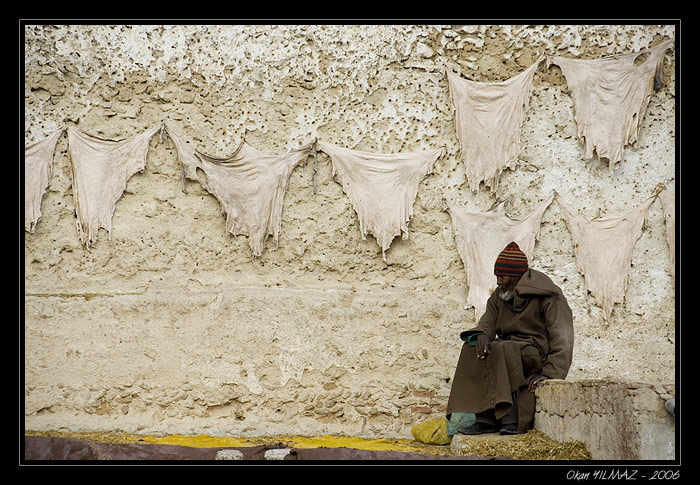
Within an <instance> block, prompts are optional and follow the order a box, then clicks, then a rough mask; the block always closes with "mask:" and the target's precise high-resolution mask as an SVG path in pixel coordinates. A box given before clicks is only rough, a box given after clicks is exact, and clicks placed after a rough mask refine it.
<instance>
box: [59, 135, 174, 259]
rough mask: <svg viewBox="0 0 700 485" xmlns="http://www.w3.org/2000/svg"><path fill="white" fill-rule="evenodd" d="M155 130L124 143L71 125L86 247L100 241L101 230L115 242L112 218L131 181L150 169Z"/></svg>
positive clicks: (70, 146) (80, 227)
mask: <svg viewBox="0 0 700 485" xmlns="http://www.w3.org/2000/svg"><path fill="white" fill-rule="evenodd" d="M160 129H161V127H160V126H156V127H154V128H151V129H149V130H147V131H145V132H143V133H141V134H139V135H135V136H132V137H131V138H127V139H124V140H116V141H115V140H106V139H103V138H97V137H94V136H91V135H88V134H86V133H84V132H82V131H81V130H79V129H78V128H75V127H73V126H69V127H68V128H67V130H68V153H69V154H70V158H71V171H72V177H73V200H74V201H75V212H76V216H77V222H76V224H77V228H78V236H79V237H80V241H81V242H82V243H83V244H85V246H86V248H88V249H89V248H90V246H91V245H93V244H94V243H95V241H97V234H98V232H99V229H100V228H104V229H106V230H107V231H108V232H109V238H110V240H111V239H112V217H113V216H114V209H115V207H116V204H117V201H118V200H119V199H120V198H121V196H122V194H123V193H124V190H125V189H126V183H127V181H128V180H129V179H130V178H131V177H132V176H133V175H134V174H135V173H136V172H141V171H143V170H144V169H145V168H146V156H147V155H148V148H149V144H150V141H151V138H152V137H153V135H155V134H156V133H157V132H158V131H159V130H160Z"/></svg>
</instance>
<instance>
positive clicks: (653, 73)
mask: <svg viewBox="0 0 700 485" xmlns="http://www.w3.org/2000/svg"><path fill="white" fill-rule="evenodd" d="M672 42H673V41H672V40H669V41H666V42H663V43H661V44H659V45H657V46H655V47H653V48H650V49H647V50H645V51H641V52H637V53H635V54H624V55H616V56H610V57H605V58H603V59H594V60H581V59H567V58H565V57H559V56H553V57H551V58H549V61H548V62H549V64H556V65H558V66H559V67H560V68H561V70H562V73H563V74H564V77H565V78H566V82H567V84H568V86H569V92H570V94H571V99H572V101H573V106H574V119H575V120H576V125H577V128H578V136H579V138H580V139H581V140H582V141H583V142H584V143H585V156H584V157H585V158H591V157H592V156H593V151H594V150H595V151H596V152H597V153H598V156H599V157H601V158H607V159H608V166H609V168H610V170H613V169H614V168H615V167H614V166H615V164H616V163H618V162H619V161H620V160H621V159H622V152H623V150H624V147H625V146H626V145H630V144H633V143H635V142H636V141H637V136H638V134H639V129H640V126H641V122H642V118H643V116H644V113H645V111H646V109H647V105H648V104H649V98H650V97H651V94H652V91H653V90H658V89H660V88H661V84H662V81H663V61H664V55H665V53H666V50H667V49H669V48H670V47H671V43H672ZM646 54H648V56H649V57H648V58H647V59H646V60H645V61H644V62H643V63H641V64H640V65H635V60H636V59H637V58H639V57H640V56H642V55H646Z"/></svg>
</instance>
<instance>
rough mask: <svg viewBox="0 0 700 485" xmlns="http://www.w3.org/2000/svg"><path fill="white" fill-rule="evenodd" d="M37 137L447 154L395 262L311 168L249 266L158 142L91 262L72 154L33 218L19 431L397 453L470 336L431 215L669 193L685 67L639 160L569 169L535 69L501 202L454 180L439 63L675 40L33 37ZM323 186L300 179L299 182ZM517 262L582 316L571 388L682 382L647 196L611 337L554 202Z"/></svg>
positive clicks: (658, 95) (167, 31) (161, 31)
mask: <svg viewBox="0 0 700 485" xmlns="http://www.w3.org/2000/svg"><path fill="white" fill-rule="evenodd" d="M24 34H25V40H24V48H25V98H24V106H25V117H24V122H25V126H24V131H25V142H26V143H27V144H29V143H32V142H34V141H38V140H40V139H42V138H43V137H44V136H45V135H46V134H48V133H49V132H50V131H52V130H54V129H56V128H58V127H59V126H61V125H62V124H73V125H76V126H78V127H79V128H81V129H83V130H84V131H85V132H87V133H89V134H92V135H96V136H101V137H106V138H117V139H119V138H126V137H129V136H132V135H135V134H137V133H140V132H142V131H144V130H146V129H148V128H151V127H153V126H156V125H159V124H161V123H166V124H167V125H168V127H169V128H171V129H172V130H173V131H175V132H176V133H179V134H180V135H181V138H182V139H183V140H185V141H188V142H189V143H191V144H192V145H193V146H194V147H196V148H198V149H199V150H201V151H203V152H205V153H208V154H209V155H213V156H227V155H230V154H231V153H232V152H233V151H234V150H235V148H236V147H237V146H238V145H239V144H240V142H241V141H242V140H243V139H244V138H245V140H246V141H247V142H248V143H249V144H251V145H252V146H254V147H255V148H257V149H259V150H261V151H263V152H267V153H282V152H285V151H289V150H293V149H296V148H299V147H300V146H302V145H304V144H306V143H309V142H311V141H313V140H314V139H315V138H319V139H323V140H325V141H329V142H331V143H336V144H338V145H341V146H346V147H348V148H354V149H358V150H367V151H376V152H384V153H391V152H403V151H416V150H423V149H428V148H434V147H436V146H445V147H446V155H445V156H444V157H443V158H442V159H440V160H439V161H438V162H437V163H436V165H435V168H434V171H433V173H432V174H431V175H429V176H428V177H427V178H426V179H425V180H424V181H423V182H422V183H421V185H420V187H419V191H418V197H417V199H416V202H415V206H414V211H415V212H414V216H413V219H412V220H411V222H410V224H409V231H410V235H409V238H408V239H407V240H401V238H396V239H395V240H394V242H393V244H392V246H391V248H390V249H389V250H388V251H387V253H386V257H387V261H386V262H384V261H383V260H382V255H381V250H380V248H379V246H378V245H377V244H376V241H375V240H374V238H373V237H371V236H368V237H367V240H362V238H361V236H360V230H359V224H358V221H357V217H356V214H355V213H354V211H353V209H352V207H351V205H350V202H349V199H348V197H347V196H346V195H345V194H344V193H343V192H342V189H341V187H340V185H339V184H338V183H336V182H335V181H334V180H333V179H332V177H331V166H330V160H329V158H328V157H327V155H325V154H324V153H322V152H319V153H318V154H317V155H316V156H315V157H310V158H309V159H308V160H307V162H306V163H305V164H304V165H302V166H300V167H298V168H297V169H296V170H295V171H294V172H293V173H292V176H291V179H290V182H289V187H288V190H287V193H286V197H285V201H284V212H283V215H282V232H281V235H280V239H279V247H278V249H276V250H275V248H274V245H273V244H272V241H271V240H270V241H269V242H268V244H267V246H266V250H265V252H264V254H263V255H262V257H260V258H259V259H254V258H253V257H252V255H251V252H250V248H249V247H248V241H247V238H246V237H245V236H238V237H233V236H231V235H230V234H227V233H226V231H225V215H224V214H223V213H222V210H221V207H220V205H219V203H218V202H217V201H216V199H215V198H214V197H213V196H212V195H210V194H209V193H208V192H206V191H205V190H204V189H203V188H202V187H201V185H200V184H199V183H198V182H192V181H186V182H183V180H182V177H181V169H180V166H179V163H178V160H177V153H176V151H175V148H174V146H173V144H172V142H171V141H170V140H169V139H168V138H167V137H165V138H162V139H161V138H160V137H159V136H155V137H154V138H153V139H152V141H151V146H150V151H149V155H148V160H147V165H146V169H145V170H144V171H143V172H142V173H140V174H137V175H135V176H134V177H132V178H131V180H130V181H129V183H128V186H127V189H126V192H125V193H124V195H123V197H122V198H121V199H120V200H119V202H118V203H117V206H116V211H115V214H114V219H113V227H114V229H113V233H112V237H111V241H110V240H109V238H108V234H107V233H106V232H104V231H101V233H100V237H99V240H98V242H97V243H96V244H95V245H94V246H93V247H91V248H90V249H89V250H86V249H85V248H84V247H81V245H80V243H79V240H78V236H77V232H76V225H75V217H74V203H73V198H72V189H71V176H70V173H71V172H70V162H69V158H68V154H67V140H66V137H65V136H64V137H62V138H61V140H60V141H59V143H58V145H57V149H56V154H55V158H54V163H53V165H52V169H53V172H52V176H51V180H50V186H49V191H48V192H47V194H46V195H45V197H44V199H43V204H42V213H43V216H42V218H41V219H40V220H39V223H38V226H37V228H36V231H35V232H34V233H32V234H29V233H25V236H24V240H25V259H24V270H25V278H24V283H25V288H24V292H25V299H24V311H25V315H24V316H25V322H24V330H25V349H24V350H25V353H24V371H25V374H24V377H25V389H24V398H25V424H26V426H27V427H28V428H31V429H44V428H51V429H69V430H110V431H128V432H140V433H182V434H198V433H206V434H212V435H227V434H233V435H263V434H273V433H301V434H320V433H342V434H353V435H362V436H364V435H366V436H410V428H411V427H412V426H413V425H415V424H416V423H417V422H420V421H422V420H425V419H429V418H431V417H435V416H439V415H441V413H442V412H443V411H444V407H445V404H446V401H447V396H448V394H449V389H450V380H451V377H452V374H453V372H454V366H455V364H456V362H457V357H458V354H459V350H460V347H461V341H460V340H459V338H458V335H459V332H460V331H462V330H464V329H466V328H469V327H471V326H473V325H474V324H475V316H474V311H473V310H472V309H471V308H466V307H465V300H466V293H467V287H466V276H465V269H464V266H463V263H462V261H461V259H460V257H459V255H458V253H457V249H456V246H455V240H454V233H453V230H452V227H451V221H450V217H449V215H448V214H447V213H446V212H445V211H444V204H443V200H449V201H450V202H452V203H458V204H462V205H465V206H467V207H469V208H470V209H472V210H474V211H483V210H487V209H489V208H490V207H491V206H492V205H493V204H494V202H495V201H496V198H497V197H498V198H501V199H506V198H508V202H507V204H506V210H507V212H508V213H509V214H510V215H511V216H513V217H516V218H518V217H522V216H524V215H527V214H529V213H530V211H531V209H532V208H533V207H534V206H535V205H537V204H538V203H539V201H541V200H542V199H543V198H545V197H546V196H547V195H548V194H549V193H551V191H552V190H553V189H556V190H557V191H558V192H559V193H560V194H561V195H562V197H564V198H565V199H566V200H567V201H568V202H569V203H570V204H571V205H572V207H574V208H575V209H576V210H578V211H579V212H580V213H581V214H584V215H586V216H587V217H589V218H591V217H593V216H595V215H596V214H597V213H598V211H599V210H603V211H608V212H624V211H628V210H631V209H633V208H634V207H636V206H637V205H638V204H640V203H641V202H642V201H644V200H645V199H646V198H647V197H649V195H650V194H651V192H652V190H653V188H654V187H655V186H656V185H657V184H658V183H664V184H666V186H667V188H669V189H670V190H673V189H674V185H675V97H674V96H675V53H674V52H672V51H669V52H668V53H667V55H666V60H665V69H664V72H665V84H664V86H663V88H662V89H661V90H660V91H658V92H655V93H654V94H653V95H652V97H651V100H650V103H649V107H648V109H647V112H646V114H645V117H644V120H643V123H642V128H641V133H640V137H639V142H638V143H637V145H636V146H633V147H627V148H626V150H625V153H624V159H623V161H622V163H621V164H620V166H619V168H617V169H616V170H615V171H614V172H612V173H610V172H609V171H608V168H607V161H606V160H598V159H593V160H584V159H583V158H582V156H583V146H582V144H581V143H580V142H579V140H577V138H576V124H575V122H574V118H573V109H572V102H571V98H570V96H569V94H568V90H567V86H566V82H565V79H564V78H563V76H562V74H561V71H560V70H559V68H558V67H556V66H551V67H549V68H547V67H546V66H545V64H544V63H543V64H542V65H541V66H540V68H539V69H538V71H537V73H536V75H535V80H534V83H535V85H534V91H533V95H532V98H531V101H530V105H529V108H528V118H527V120H526V122H525V124H524V126H523V130H522V137H521V140H522V153H521V157H520V165H519V166H518V167H517V169H515V170H507V171H505V172H504V173H503V174H502V176H501V179H500V183H499V191H498V194H496V195H494V194H491V193H490V192H489V191H488V190H484V189H483V186H482V190H480V191H479V192H478V193H472V192H470V191H469V189H468V184H467V183H466V181H465V178H464V168H463V165H462V163H461V162H460V161H459V158H458V157H459V143H458V140H457V137H456V134H455V129H454V122H453V117H452V111H451V104H450V99H449V92H448V86H447V79H446V77H445V68H451V69H453V70H454V71H455V72H457V73H459V74H460V75H462V76H464V77H467V78H470V79H473V80H476V81H483V82H491V81H501V80H505V79H507V78H509V77H511V76H513V75H515V74H518V73H520V72H522V70H523V69H524V68H526V67H528V66H530V65H531V64H532V62H534V61H535V60H536V59H537V57H538V55H539V54H540V53H542V52H545V53H547V54H550V55H553V54H556V55H565V56H570V57H576V58H587V59H593V58H598V57H600V56H603V55H608V54H613V53H628V52H634V51H637V50H640V49H643V48H646V47H648V46H650V45H656V44H658V43H659V42H661V41H663V40H666V39H669V38H673V37H674V35H675V28H674V26H655V25H648V26H635V25H626V26H581V25H579V26H557V25H546V26H542V25H540V26H537V25H535V26H498V25H474V26H471V25H466V26H455V25H424V26H415V25H409V26H403V25H387V26H383V25H377V26H373V25H363V26H349V25H348V26H333V25H323V26H321V25H303V26H297V25H281V26H277V25H261V26H245V25H229V26H158V25H149V26H137V25H134V26H105V25H87V26H65V25H61V26H48V25H41V26H36V25H27V26H25V29H24ZM315 170H316V171H315ZM535 252H536V254H535V256H534V258H533V260H532V262H531V264H532V266H533V267H535V268H538V269H540V270H542V271H544V272H545V273H547V274H549V275H550V276H551V277H552V278H553V280H554V281H555V282H556V283H557V284H559V285H560V286H561V287H562V289H563V291H564V293H565V294H566V296H567V298H568V299H569V302H570V304H571V306H572V309H573V312H574V317H575V330H576V348H575V355H574V362H573V365H572V368H571V372H570V374H569V379H570V380H577V379H597V378H613V379H615V378H619V379H630V380H636V381H653V382H656V381H673V379H674V373H675V366H674V359H675V353H674V348H675V296H674V295H675V293H674V287H673V281H672V276H671V271H670V269H671V268H670V256H669V250H668V247H667V245H666V241H665V227H664V218H663V213H662V209H661V204H660V202H659V201H658V200H657V201H655V202H654V204H653V205H652V206H651V208H650V210H649V212H648V215H647V223H646V227H645V230H644V232H643V235H642V237H641V239H640V240H639V241H638V242H637V244H636V246H635V250H634V258H633V267H632V271H631V274H630V281H629V287H628V291H627V295H626V301H625V303H624V304H621V305H616V307H615V310H614V312H613V314H612V317H611V319H610V321H609V322H608V323H607V324H606V323H605V322H604V321H603V316H602V311H601V309H600V308H599V307H598V306H597V305H596V304H595V302H594V301H593V299H592V297H591V296H590V295H589V294H587V291H586V288H585V286H584V280H583V276H582V275H581V274H580V273H579V272H578V271H577V269H576V261H575V257H574V252H573V243H572V240H571V237H570V234H569V232H568V231H567V229H566V226H565V224H564V221H563V219H562V217H561V212H560V210H559V208H558V206H557V205H556V203H553V204H552V205H551V206H550V207H549V208H548V209H547V211H546V212H545V214H544V218H543V221H542V226H541V232H540V238H539V241H538V244H537V246H536V249H535Z"/></svg>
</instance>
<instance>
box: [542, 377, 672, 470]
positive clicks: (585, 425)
mask: <svg viewBox="0 0 700 485" xmlns="http://www.w3.org/2000/svg"><path fill="white" fill-rule="evenodd" d="M675 393H676V390H675V384H674V383H651V382H633V381H623V380H612V379H610V380H607V379H601V380H581V381H566V380H558V379H551V380H548V381H543V382H542V383H540V385H538V387H537V390H536V391H535V395H536V397H537V401H536V411H535V422H534V427H535V429H538V430H540V431H542V432H543V433H545V434H547V435H548V436H549V437H551V438H552V439H554V440H556V441H559V442H565V441H580V442H582V443H583V444H584V445H585V446H586V448H587V449H588V451H589V452H590V453H591V457H592V459H594V460H673V459H675V454H676V421H675V419H676V418H675V416H674V415H672V414H671V413H670V412H669V411H668V410H667V409H666V407H665V403H666V401H668V400H669V399H672V398H673V399H675Z"/></svg>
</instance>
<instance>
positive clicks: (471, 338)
mask: <svg viewBox="0 0 700 485" xmlns="http://www.w3.org/2000/svg"><path fill="white" fill-rule="evenodd" d="M485 333H486V332H479V333H473V334H471V335H470V336H469V337H467V343H468V344H469V345H471V346H472V347H474V346H475V345H476V338H477V337H478V336H479V335H483V334H485Z"/></svg>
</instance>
